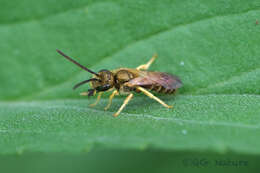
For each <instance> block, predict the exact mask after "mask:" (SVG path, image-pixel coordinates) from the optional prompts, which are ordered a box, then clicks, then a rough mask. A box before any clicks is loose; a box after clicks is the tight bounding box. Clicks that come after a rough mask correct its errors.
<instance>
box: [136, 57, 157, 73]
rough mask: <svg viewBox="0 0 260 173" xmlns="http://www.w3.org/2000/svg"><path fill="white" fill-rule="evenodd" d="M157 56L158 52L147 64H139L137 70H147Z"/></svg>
mask: <svg viewBox="0 0 260 173" xmlns="http://www.w3.org/2000/svg"><path fill="white" fill-rule="evenodd" d="M156 58H157V54H154V55H153V57H152V58H151V59H150V60H149V61H148V62H147V63H146V64H143V65H139V66H138V67H137V68H136V69H137V70H147V69H148V68H149V67H150V65H151V64H152V63H153V62H154V60H155V59H156Z"/></svg>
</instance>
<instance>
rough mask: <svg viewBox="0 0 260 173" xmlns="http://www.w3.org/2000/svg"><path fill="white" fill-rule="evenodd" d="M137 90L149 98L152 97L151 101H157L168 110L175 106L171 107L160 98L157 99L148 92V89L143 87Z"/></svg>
mask: <svg viewBox="0 0 260 173" xmlns="http://www.w3.org/2000/svg"><path fill="white" fill-rule="evenodd" d="M137 89H138V90H139V91H141V92H143V93H144V94H145V95H147V96H148V97H150V98H151V99H154V100H156V101H157V102H159V103H160V104H161V105H163V106H164V107H166V108H172V107H173V106H169V105H167V104H166V103H164V102H163V101H162V100H161V99H159V98H158V97H155V96H154V95H153V94H152V93H150V92H149V91H147V90H146V89H144V88H142V87H137Z"/></svg>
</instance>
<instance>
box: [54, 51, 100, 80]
mask: <svg viewBox="0 0 260 173" xmlns="http://www.w3.org/2000/svg"><path fill="white" fill-rule="evenodd" d="M56 51H57V52H58V53H59V54H61V55H62V56H64V57H65V58H66V59H67V60H69V61H71V62H73V63H74V64H76V65H77V66H79V67H80V68H82V69H83V70H86V71H87V72H89V73H92V74H94V75H96V76H99V74H97V73H95V72H93V71H91V70H90V69H88V68H87V67H84V66H83V65H81V64H80V63H78V62H77V61H75V60H74V59H72V58H70V57H69V56H68V55H65V54H64V53H63V52H62V51H60V50H59V49H56Z"/></svg>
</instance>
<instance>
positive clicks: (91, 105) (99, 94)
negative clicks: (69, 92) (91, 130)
mask: <svg viewBox="0 0 260 173" xmlns="http://www.w3.org/2000/svg"><path fill="white" fill-rule="evenodd" d="M102 94H103V92H100V93H98V96H97V100H96V102H95V103H93V104H90V105H89V106H90V107H94V106H96V105H97V104H98V102H99V100H100V98H101V95H102Z"/></svg>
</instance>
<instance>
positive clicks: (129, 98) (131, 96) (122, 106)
mask: <svg viewBox="0 0 260 173" xmlns="http://www.w3.org/2000/svg"><path fill="white" fill-rule="evenodd" d="M133 96H134V95H133V93H131V94H129V95H128V96H127V97H126V99H125V101H124V103H123V104H122V105H121V107H120V108H119V109H118V111H117V112H116V113H115V114H114V117H117V116H118V115H119V114H120V112H121V111H122V110H123V109H124V107H125V106H126V105H127V103H128V102H129V101H130V100H131V99H132V98H133Z"/></svg>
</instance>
